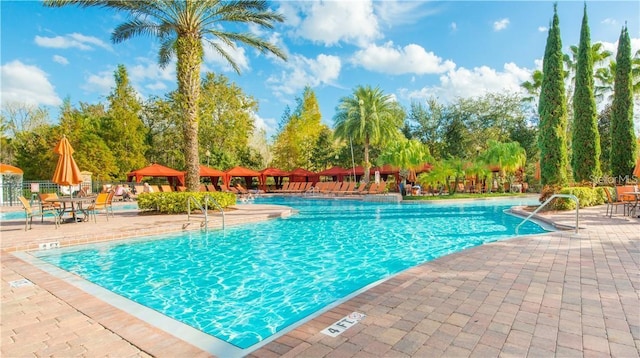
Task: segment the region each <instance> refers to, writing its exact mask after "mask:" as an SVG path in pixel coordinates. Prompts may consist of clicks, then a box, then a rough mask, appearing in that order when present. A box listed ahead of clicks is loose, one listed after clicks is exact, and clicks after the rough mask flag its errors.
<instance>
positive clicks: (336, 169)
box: [318, 165, 349, 181]
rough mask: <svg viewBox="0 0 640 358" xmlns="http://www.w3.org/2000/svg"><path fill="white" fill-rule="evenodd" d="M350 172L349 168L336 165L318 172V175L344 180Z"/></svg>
mask: <svg viewBox="0 0 640 358" xmlns="http://www.w3.org/2000/svg"><path fill="white" fill-rule="evenodd" d="M348 173H349V169H345V168H343V167H340V166H337V165H334V166H333V167H331V168H329V169H325V170H323V171H321V172H318V176H325V177H332V178H333V180H334V181H342V180H343V179H344V176H345V175H348Z"/></svg>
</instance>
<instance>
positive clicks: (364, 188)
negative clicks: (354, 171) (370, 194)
mask: <svg viewBox="0 0 640 358" xmlns="http://www.w3.org/2000/svg"><path fill="white" fill-rule="evenodd" d="M354 193H355V194H366V193H367V183H360V184H359V185H358V188H357V189H356V190H355V191H354Z"/></svg>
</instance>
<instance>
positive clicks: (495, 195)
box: [402, 193, 531, 200]
mask: <svg viewBox="0 0 640 358" xmlns="http://www.w3.org/2000/svg"><path fill="white" fill-rule="evenodd" d="M527 194H531V193H484V194H470V193H455V194H452V195H449V194H444V195H424V196H403V197H402V199H403V200H449V199H483V198H501V197H518V196H525V195H527Z"/></svg>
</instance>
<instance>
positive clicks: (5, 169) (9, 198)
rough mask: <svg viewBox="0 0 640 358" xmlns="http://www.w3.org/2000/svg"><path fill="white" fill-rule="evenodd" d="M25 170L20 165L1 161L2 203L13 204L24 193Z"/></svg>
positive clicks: (0, 199)
mask: <svg viewBox="0 0 640 358" xmlns="http://www.w3.org/2000/svg"><path fill="white" fill-rule="evenodd" d="M23 174H24V172H23V171H22V169H20V168H18V167H14V166H13V165H9V164H2V163H0V205H4V204H6V203H8V204H9V205H13V202H14V201H16V202H17V201H18V196H20V195H22V175H23Z"/></svg>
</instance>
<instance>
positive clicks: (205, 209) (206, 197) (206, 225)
mask: <svg viewBox="0 0 640 358" xmlns="http://www.w3.org/2000/svg"><path fill="white" fill-rule="evenodd" d="M202 200H203V202H204V207H203V205H202V204H200V202H199V201H198V199H197V198H196V197H195V196H193V195H190V196H188V197H187V221H191V202H193V203H194V204H196V208H198V209H200V211H202V213H204V223H203V224H202V226H203V227H204V228H205V230H207V229H208V228H209V215H208V214H209V200H211V203H212V204H213V206H215V207H216V208H217V209H218V210H220V212H221V213H222V230H223V231H224V227H225V224H224V209H222V206H220V203H218V201H217V200H216V199H215V198H213V197H212V196H211V195H209V194H205V195H204V196H203V197H202Z"/></svg>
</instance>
